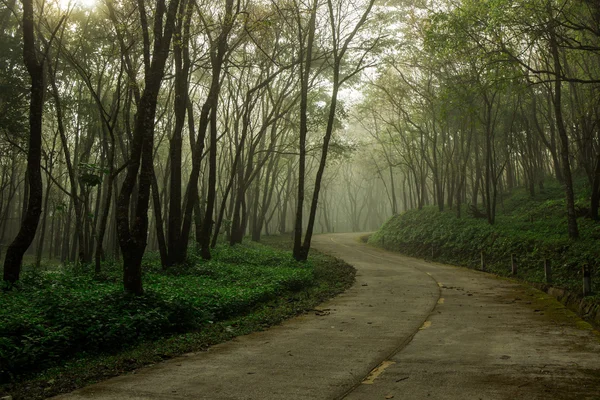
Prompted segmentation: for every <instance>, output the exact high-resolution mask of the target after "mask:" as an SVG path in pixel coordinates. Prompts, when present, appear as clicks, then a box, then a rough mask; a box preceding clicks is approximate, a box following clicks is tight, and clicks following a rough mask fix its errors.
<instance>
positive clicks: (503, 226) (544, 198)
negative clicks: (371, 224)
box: [369, 185, 600, 292]
mask: <svg viewBox="0 0 600 400" xmlns="http://www.w3.org/2000/svg"><path fill="white" fill-rule="evenodd" d="M546 186H547V189H546V190H545V192H543V193H541V194H539V195H538V196H536V198H534V199H531V198H530V197H529V196H528V195H527V193H526V192H525V191H524V190H522V189H521V190H516V191H515V193H514V194H512V195H510V196H508V197H507V198H506V199H504V201H503V206H502V207H501V208H502V209H503V214H502V215H499V216H498V220H497V223H496V224H495V225H489V224H487V223H486V221H485V220H483V219H474V218H472V217H464V218H456V213H455V212H453V211H447V212H439V211H438V210H437V208H435V207H425V208H424V209H422V210H420V211H419V210H411V211H407V212H405V213H403V214H400V215H397V216H395V217H392V218H391V219H390V220H388V221H387V222H386V223H385V224H384V225H383V226H382V227H381V229H380V230H379V231H378V232H376V233H375V234H373V235H372V236H371V238H370V239H369V241H370V243H373V244H376V245H378V246H381V247H384V248H386V249H389V250H394V251H400V252H402V253H404V254H407V255H410V256H415V257H423V258H427V259H434V260H436V261H441V262H445V263H450V264H456V265H462V266H467V267H470V268H479V267H480V265H481V264H480V263H481V258H480V257H481V252H482V251H483V252H484V256H485V261H486V268H487V269H488V270H490V271H492V272H494V273H497V274H499V275H503V276H508V275H510V274H511V271H512V270H511V254H514V255H515V257H516V261H517V265H518V277H520V278H522V279H525V280H527V281H531V282H542V283H543V282H544V268H543V265H544V264H543V263H544V259H548V260H550V261H551V265H552V270H553V272H552V274H553V283H554V284H555V285H557V286H561V287H565V288H567V289H570V290H573V291H575V292H580V291H581V277H582V276H581V273H582V272H581V269H582V266H583V265H590V266H591V267H592V268H593V270H595V271H600V261H598V260H600V248H599V247H598V245H597V243H598V240H599V239H600V224H598V223H596V222H594V221H591V220H589V219H584V218H580V219H579V221H578V223H579V224H580V228H581V238H580V239H579V240H572V239H569V238H568V235H567V222H566V220H565V218H564V210H565V201H564V199H562V198H561V197H562V196H561V191H560V187H559V186H558V185H550V186H549V187H548V185H546ZM579 202H580V203H581V204H585V199H583V198H582V199H579ZM463 215H464V213H463ZM597 275H598V273H597V272H596V273H593V276H595V278H594V279H595V280H596V282H595V287H598V285H600V279H598V277H597Z"/></svg>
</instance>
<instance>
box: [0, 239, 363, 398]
mask: <svg viewBox="0 0 600 400" xmlns="http://www.w3.org/2000/svg"><path fill="white" fill-rule="evenodd" d="M268 242H269V243H270V244H271V246H270V247H268V246H265V245H261V244H256V243H248V244H245V245H240V246H236V247H233V248H231V247H229V246H220V247H218V248H217V249H216V251H215V253H214V256H213V260H211V261H208V262H206V261H203V260H201V259H200V258H199V257H195V256H194V257H192V258H191V260H190V263H189V265H187V266H185V267H179V268H174V269H170V270H168V271H162V270H161V269H160V265H159V263H158V262H157V260H156V259H155V258H152V257H148V259H147V260H146V261H145V267H144V271H145V272H144V284H145V294H144V295H143V296H141V297H132V296H127V295H124V294H123V292H122V285H121V271H120V267H119V266H118V265H115V264H106V265H105V266H104V273H103V275H102V277H97V276H94V275H93V273H92V271H91V269H89V268H74V267H71V268H63V269H61V270H59V271H55V272H43V273H42V272H37V273H36V272H35V271H33V272H28V273H26V274H25V276H24V277H23V279H22V281H21V282H20V284H19V286H18V287H17V288H16V289H14V290H11V291H7V292H2V291H0V385H1V386H0V396H1V394H2V393H5V394H6V393H10V394H12V395H13V397H14V399H15V400H17V399H41V398H45V397H47V396H50V395H53V394H57V393H61V392H65V391H70V390H73V389H75V388H77V387H81V386H83V385H85V384H89V383H92V382H95V381H98V380H101V379H104V378H107V377H110V376H115V375H118V374H120V373H123V372H125V371H129V370H132V369H135V368H138V367H141V366H143V365H148V364H152V363H156V362H159V361H161V360H164V359H168V358H171V357H174V356H176V355H180V354H183V353H186V352H191V351H198V350H202V349H205V348H206V347H208V346H210V345H212V344H216V343H220V342H223V341H226V340H229V339H231V338H232V337H234V336H238V335H242V334H247V333H250V332H254V331H258V330H262V329H265V328H267V327H269V326H271V325H274V324H277V323H280V322H281V321H283V320H284V319H286V318H289V317H291V316H294V315H297V314H299V313H302V312H303V311H306V310H309V309H312V308H314V307H315V306H316V305H317V304H319V303H320V302H322V301H324V300H326V299H328V298H331V297H333V296H335V295H336V294H339V293H341V292H343V291H344V290H345V289H346V288H348V287H349V286H350V285H351V284H352V283H353V282H354V274H355V271H354V269H353V268H352V267H351V266H349V265H347V264H345V263H343V262H341V261H339V260H336V259H334V258H331V257H327V256H324V255H321V254H318V253H316V252H313V255H312V256H311V257H310V259H309V261H308V262H307V263H302V264H301V263H297V262H295V261H293V260H292V257H291V254H290V252H289V251H285V250H282V249H283V248H286V247H287V248H289V240H288V239H286V238H268Z"/></svg>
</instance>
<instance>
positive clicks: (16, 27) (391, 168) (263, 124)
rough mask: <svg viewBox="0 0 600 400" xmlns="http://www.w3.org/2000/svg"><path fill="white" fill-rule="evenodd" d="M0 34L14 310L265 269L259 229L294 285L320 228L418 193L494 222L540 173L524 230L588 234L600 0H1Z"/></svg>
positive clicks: (368, 218)
mask: <svg viewBox="0 0 600 400" xmlns="http://www.w3.org/2000/svg"><path fill="white" fill-rule="evenodd" d="M0 31H1V36H0V65H1V68H0V85H1V90H0V262H1V263H2V265H3V281H4V283H3V286H2V288H3V289H4V293H2V294H0V296H5V297H4V298H0V302H6V303H7V304H9V303H10V304H11V305H10V307H9V306H7V310H10V309H11V307H14V308H12V309H17V308H18V307H20V306H21V305H22V301H23V300H19V299H20V298H18V293H19V291H20V293H21V294H23V293H24V294H23V296H25V297H24V298H28V297H27V296H35V295H34V294H33V292H34V291H35V290H36V289H35V288H39V287H40V286H39V285H42V286H44V285H46V286H47V285H51V284H52V283H51V281H52V279H55V278H56V276H58V275H60V276H61V277H62V278H60V277H59V278H56V279H58V280H60V279H66V278H64V276H67V275H69V274H75V275H74V276H71V275H69V276H70V278H69V279H74V280H73V281H71V280H69V281H68V282H69V283H68V284H67V283H65V285H67V286H68V285H76V281H77V282H79V281H78V280H77V279H80V278H77V276H78V275H77V274H81V273H83V274H84V275H85V276H86V277H87V278H85V279H89V280H86V281H85V282H86V283H85V285H90V286H89V287H90V288H91V287H93V285H94V282H99V283H98V285H100V286H98V287H101V285H102V284H104V283H105V282H106V281H110V282H111V283H112V284H114V285H113V286H111V289H110V291H111V293H116V291H118V292H125V293H126V294H129V295H134V296H146V297H142V298H143V299H146V300H148V296H150V295H152V293H154V294H156V291H157V290H158V291H160V290H161V289H160V288H158V287H159V286H160V285H163V284H164V285H166V286H168V285H171V284H169V283H167V282H168V281H169V279H170V278H164V277H165V276H166V277H169V276H172V275H169V274H175V275H177V274H178V273H182V272H181V271H182V268H183V269H185V268H187V267H189V266H197V267H198V268H200V269H202V271H204V272H202V273H203V274H204V273H206V274H208V272H206V271H207V268H208V267H207V266H211V265H212V266H214V267H215V268H216V269H217V270H218V268H221V267H223V265H225V264H227V263H228V262H229V263H232V265H233V264H235V263H239V262H242V261H248V260H250V263H252V260H261V261H256V262H257V263H266V264H269V263H271V262H272V260H271V259H270V258H269V257H266V258H264V257H263V255H260V254H259V253H261V251H264V252H266V253H265V254H267V253H268V254H271V253H269V252H271V251H274V250H264V248H263V247H253V246H258V245H249V246H250V247H239V245H242V244H243V243H247V242H249V241H250V242H261V241H264V240H265V239H266V238H269V237H271V236H273V235H282V236H285V237H286V238H290V237H291V240H290V242H289V243H288V244H289V248H290V250H291V254H289V257H283V256H281V254H279V253H277V255H273V254H271V255H272V257H274V258H273V259H276V260H280V261H281V263H282V265H285V268H288V267H289V268H288V269H289V271H288V270H286V271H287V272H285V274H287V275H285V277H283V278H282V277H279V278H277V277H275V278H273V276H275V275H276V274H275V275H273V276H271V275H268V274H267V275H265V277H263V278H264V282H265V283H264V284H265V285H267V284H271V283H272V282H277V284H279V283H281V284H282V285H283V286H282V287H286V288H287V289H290V288H294V287H301V286H302V285H305V284H306V285H308V284H309V281H310V280H311V279H312V276H308V275H306V276H304V275H302V274H303V272H302V267H303V266H305V265H310V263H311V261H310V258H309V252H310V248H311V240H312V237H313V235H314V234H317V233H325V232H366V231H374V230H377V229H378V228H379V227H380V226H381V225H382V224H383V223H384V222H385V221H386V220H388V219H389V218H390V217H392V216H394V215H397V214H400V213H402V212H405V211H408V210H421V209H423V208H427V207H428V206H429V207H435V208H437V210H438V211H440V212H446V213H448V212H451V213H453V215H454V218H456V219H477V220H481V221H485V223H486V224H488V225H489V226H490V227H493V226H495V225H496V224H497V216H498V208H499V207H501V204H502V202H503V199H504V198H505V196H506V195H507V194H509V193H511V192H512V191H513V190H517V189H521V190H524V191H525V193H526V196H525V197H527V196H529V197H530V198H535V197H536V196H537V195H539V194H540V193H544V192H545V191H546V190H547V188H548V185H550V187H555V186H556V185H558V187H559V188H560V189H559V193H560V200H559V201H557V203H556V204H558V208H557V210H558V211H557V215H558V218H560V221H561V223H560V224H558V225H556V226H555V227H552V228H551V229H554V230H555V231H553V232H539V233H538V234H539V235H540V236H544V235H546V234H558V235H562V237H564V238H566V239H565V240H568V241H574V242H576V241H577V240H587V239H590V238H592V237H596V236H594V235H598V231H599V229H600V228H598V226H599V225H598V223H597V221H598V220H599V208H600V3H598V2H597V1H595V0H570V1H569V0H527V1H526V0H283V1H278V0H277V1H276V0H219V1H207V0H156V1H147V0H137V1H132V0H79V1H77V0H0ZM553 185H554V186H553ZM582 224H583V225H585V226H586V228H585V230H583V231H582V230H581V229H580V227H581V225H582ZM556 230H558V231H556ZM286 240H287V239H286ZM267 242H269V240H267ZM286 243H287V242H286ZM243 246H246V245H245V244H243ZM257 248H260V249H263V250H261V251H258V253H256V249H257ZM236 249H237V250H236ZM240 249H242V250H240ZM239 252H241V253H239ZM244 252H249V253H244ZM231 254H233V255H231ZM240 254H241V255H240ZM285 254H287V253H285ZM279 257H283V258H279ZM288 258H289V260H288ZM211 260H212V261H211ZM236 260H237V261H236ZM307 260H309V261H308V264H306V263H307ZM211 262H212V263H213V264H211ZM223 263H225V264H223ZM317 264H318V263H317ZM227 265H229V264H227ZM219 266H220V267H219ZM223 268H225V267H223ZM227 268H229V267H227ZM227 268H225V270H227V271H229V272H231V273H232V274H234V275H235V273H234V272H232V271H233V270H229V269H227ZM232 268H233V267H232ZM82 271H83V272H82ZM169 271H171V272H169ZM173 271H175V272H173ZM188 272H189V271H188ZM197 272H198V271H196V272H194V273H197ZM186 273H187V272H186ZM214 273H215V274H220V273H221V272H214ZM240 273H241V272H240ZM44 274H45V275H44ZM52 274H55V275H52ZM56 274H58V275H56ZM61 274H62V275H61ZM153 274H154V275H153ZM165 274H166V275H165ZM309 275H310V274H309ZM244 276H246V275H244ZM53 277H55V278H53ZM223 277H224V279H225V278H226V277H227V273H226V272H223ZM163 278H164V279H166V280H165V281H164V282H163V281H162V279H163ZM280 278H281V279H280ZM81 279H83V278H81ZM227 279H229V278H227ZM260 279H262V278H260ZM272 279H273V280H272ZM158 281H160V282H163V283H161V284H160V285H159V284H158V283H157V282H158ZM261 282H262V281H261ZM303 282H304V283H303ZM63 283H64V282H63ZM80 283H81V282H79V283H77V285H78V284H80ZM146 284H148V285H150V286H151V287H152V289H151V290H150V294H147V295H145V294H144V293H145V285H146ZM152 285H154V286H152ZM157 285H158V286H157ZM260 285H263V283H260ZM166 286H165V287H166ZM184 286H185V285H184ZM86 287H88V286H86ZM13 289H14V290H13ZM287 289H286V290H287ZM94 290H95V289H94ZM98 290H99V289H98ZM102 290H104V289H102ZM190 290H191V289H190ZM278 290H280V289H279V288H275V287H269V290H268V291H267V292H268V293H267V294H264V293H262V292H261V293H262V294H256V297H253V298H252V300H251V302H250V303H252V304H254V303H253V302H254V301H258V300H257V299H259V298H260V299H262V298H263V297H261V296H263V295H264V296H266V297H269V296H271V295H273V293H278ZM27 293H29V294H27ZM102 293H103V292H98V293H97V295H98V296H99V297H96V298H95V300H94V301H98V302H100V303H101V302H102V301H103V300H102V298H103V297H102V296H103V294H102ZM50 295H51V294H49V293H48V296H50ZM186 296H187V295H186ZM190 296H192V295H190ZM253 296H254V295H253ZM67 297H68V296H67ZM266 297H264V298H266ZM269 298H270V297H269ZM127 299H128V300H127V301H128V302H131V301H133V302H135V300H131V298H129V297H127ZM71 300H72V299H71ZM146 300H143V301H146ZM140 301H142V300H140ZM186 301H187V300H186ZM190 301H191V300H190ZM194 301H195V300H194ZM203 301H204V300H203ZM206 301H209V300H206ZM11 302H12V303H11ZM250 303H249V304H250ZM86 304H87V303H86ZM128 304H129V305H130V306H131V303H128ZM161 304H162V303H161ZM186 304H187V303H186ZM194 304H195V305H194V306H193V307H196V308H202V307H203V305H202V304H204V303H202V304H200V303H197V304H196V303H194ZM179 306H181V304H180V305H178V306H177V307H179ZM229 306H231V305H229ZM229 306H228V307H229ZM115 307H117V306H115ZM132 307H137V306H132ZM117 308H118V307H117ZM184 308H185V307H183V306H181V307H180V308H177V309H176V311H173V310H174V309H170V310H171V311H169V312H175V314H177V313H178V312H183V311H182V310H183V309H184ZM217 308H218V307H217ZM230 308H231V310H233V309H235V308H236V306H231V307H230ZM240 308H243V306H240ZM215 310H216V308H215ZM219 310H220V309H219ZM36 312H37V311H36ZM232 312H233V311H232ZM7 313H8V312H7ZM217 314H218V312H217ZM6 315H8V314H6ZM36 315H37V314H36ZM177 315H179V314H177ZM198 315H200V314H198ZM198 315H195V316H193V315H192V316H188V317H189V318H191V319H193V318H199V317H198ZM223 315H229V311H228V312H224V313H223ZM212 317H214V313H213V314H211V315H210V316H206V318H205V317H202V318H201V319H203V320H207V319H210V318H212ZM173 318H175V319H177V318H178V317H177V316H175V317H173ZM186 318H187V317H186ZM14 323H15V324H17V323H16V322H14ZM19 324H21V325H19V326H20V327H21V328H22V329H25V328H23V326H25V325H27V326H28V328H27V329H33V328H32V327H31V326H33V325H31V324H29V323H28V322H26V321H24V320H23V321H20V322H19ZM28 324H29V325H31V326H29V325H28ZM9 325H10V324H8V323H7V324H6V326H8V327H7V328H6V332H5V334H6V335H7V336H9V335H11V334H12V335H16V334H15V333H14V332H17V331H19V330H18V329H16V328H15V327H14V326H12V325H10V326H9ZM17 325H18V324H17ZM42 325H43V324H42ZM175 325H177V324H175ZM175 325H173V326H169V327H168V328H165V330H166V331H169V332H171V331H173V330H182V329H183V330H185V329H188V328H189V327H188V328H185V327H182V326H181V325H177V326H176V327H174V326H175ZM184 325H185V324H184ZM192 325H193V324H192ZM15 326H16V325H15ZM36 326H38V328H39V326H41V325H36ZM21 328H19V329H21ZM36 329H37V328H36ZM40 329H41V328H40ZM190 329H191V328H190ZM11 332H12V333H11ZM19 332H20V331H19ZM78 340H79V339H78ZM82 340H83V339H82ZM7 343H8V342H7ZM7 343H4V344H2V343H0V349H1V348H3V349H5V351H8V350H6V349H14V348H16V347H18V346H17V345H16V344H14V343H12V342H11V343H12V344H11V343H8V344H7ZM13 345H14V346H13ZM2 346H4V347H2ZM100 347H102V346H100ZM11 351H12V350H11ZM61 351H62V350H61ZM61 354H62V353H61ZM15 357H16V356H15ZM35 360H37V358H35V357H34V358H31V359H30V360H29V361H27V362H23V363H21V364H22V368H24V369H26V368H28V367H27V366H28V365H29V366H30V365H33V364H34V363H35V362H36V361H35ZM17 364H19V363H18V362H17ZM17 364H14V365H13V364H11V365H12V366H11V367H2V368H0V370H1V369H3V368H8V369H7V370H10V369H11V368H12V369H13V370H17V369H18V368H17V367H15V365H17ZM21 364H19V365H21ZM19 368H20V367H19ZM13 372H14V371H13ZM9 374H12V372H10V373H9ZM1 375H2V371H0V376H1Z"/></svg>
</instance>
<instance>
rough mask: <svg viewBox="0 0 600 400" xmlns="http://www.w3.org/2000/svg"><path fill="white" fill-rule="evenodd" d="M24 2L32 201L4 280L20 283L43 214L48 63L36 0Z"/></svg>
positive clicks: (8, 257) (8, 253)
mask: <svg viewBox="0 0 600 400" xmlns="http://www.w3.org/2000/svg"><path fill="white" fill-rule="evenodd" d="M22 2H23V58H24V61H25V66H26V67H27V71H28V73H29V76H30V78H31V90H30V96H31V97H30V103H29V147H28V149H27V175H28V178H29V198H28V200H27V210H26V212H25V217H24V218H23V221H22V223H21V228H20V229H19V232H18V233H17V236H16V237H15V239H14V240H13V242H12V243H11V244H10V246H9V247H8V249H7V251H6V258H5V259H4V280H5V281H7V282H10V283H14V282H16V281H18V280H19V275H20V273H21V265H22V263H23V255H24V254H25V251H27V249H28V248H29V246H30V245H31V243H32V242H33V239H34V237H35V232H36V230H37V227H38V223H39V221H40V214H41V212H42V196H43V194H42V192H43V188H42V173H41V158H42V117H43V112H44V92H45V83H44V61H43V60H38V56H37V53H36V44H35V34H34V26H35V24H34V13H33V0H22Z"/></svg>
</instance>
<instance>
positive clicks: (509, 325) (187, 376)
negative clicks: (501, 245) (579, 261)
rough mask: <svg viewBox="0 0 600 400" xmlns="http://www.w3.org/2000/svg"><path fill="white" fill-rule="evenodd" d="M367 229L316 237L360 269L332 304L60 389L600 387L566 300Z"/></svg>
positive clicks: (599, 391) (125, 393) (486, 392)
mask: <svg viewBox="0 0 600 400" xmlns="http://www.w3.org/2000/svg"><path fill="white" fill-rule="evenodd" d="M358 236H359V235H357V234H335V235H319V236H316V237H314V239H313V245H314V247H315V248H317V249H319V250H321V251H323V252H326V253H329V254H332V255H334V256H336V257H339V258H342V259H344V260H346V261H347V262H349V263H350V264H352V265H354V266H355V267H356V269H357V271H358V273H357V282H356V284H355V285H354V286H353V287H352V288H350V289H349V290H348V291H346V292H345V293H344V294H342V295H340V296H338V297H336V298H335V299H333V300H331V301H329V302H327V303H325V304H323V305H321V307H320V308H319V309H320V310H321V311H319V312H313V313H308V314H306V315H303V316H301V317H298V318H294V319H292V320H289V321H287V322H285V323H284V324H282V325H280V326H277V327H273V328H271V329H269V330H268V331H265V332H259V333H254V334H251V335H247V336H243V337H239V338H237V339H234V340H232V341H230V342H227V343H224V344H221V345H217V346H214V347H212V348H211V349H209V351H206V352H202V353H195V354H189V355H186V356H183V357H180V358H177V359H173V360H170V361H167V362H164V363H161V364H158V365H155V366H152V367H149V368H144V369H142V370H139V371H137V372H136V373H135V374H129V375H124V376H121V377H117V378H114V379H110V380H108V381H106V382H103V383H100V384H96V385H92V386H89V387H87V388H84V389H81V390H78V391H76V392H73V393H71V394H68V395H64V396H59V397H57V398H56V399H63V400H66V399H70V400H73V399H104V400H109V399H119V400H126V399H135V400H146V399H166V400H168V399H173V400H175V399H255V400H267V399H352V400H355V399H361V400H362V399H366V400H369V399H461V400H462V399H486V400H488V399H600V336H599V334H598V332H597V331H594V330H592V329H590V327H589V325H587V324H585V323H583V322H582V321H581V320H580V319H578V318H577V317H575V316H574V315H573V314H572V313H570V312H569V311H567V310H566V309H564V307H562V306H561V305H560V304H558V303H557V302H555V301H554V300H552V299H550V298H549V297H548V296H546V295H545V294H543V293H541V292H539V291H535V290H533V289H529V288H527V287H525V286H522V285H519V284H516V283H512V282H510V281H508V280H504V279H498V278H495V277H493V276H491V275H488V274H484V273H479V272H476V271H471V270H467V269H463V268H457V267H451V266H446V265H441V264H435V263H429V262H425V261H420V260H416V259H413V258H408V257H404V256H401V255H398V254H394V253H390V252H386V251H383V250H379V249H375V248H372V247H369V246H367V245H365V244H362V243H359V242H358V239H357V238H358Z"/></svg>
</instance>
